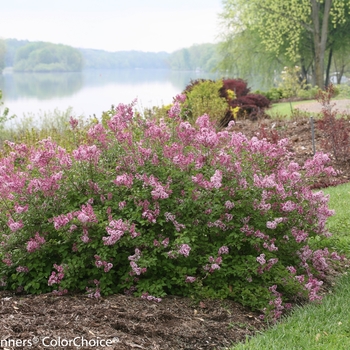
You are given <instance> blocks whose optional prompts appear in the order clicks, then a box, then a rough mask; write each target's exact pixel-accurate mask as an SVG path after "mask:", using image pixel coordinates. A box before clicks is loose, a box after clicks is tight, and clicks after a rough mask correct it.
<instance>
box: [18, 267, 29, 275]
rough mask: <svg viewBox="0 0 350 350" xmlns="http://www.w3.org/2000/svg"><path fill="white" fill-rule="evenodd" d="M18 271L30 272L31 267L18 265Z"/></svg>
mask: <svg viewBox="0 0 350 350" xmlns="http://www.w3.org/2000/svg"><path fill="white" fill-rule="evenodd" d="M16 271H17V272H24V273H27V272H29V269H28V267H27V266H18V267H16Z"/></svg>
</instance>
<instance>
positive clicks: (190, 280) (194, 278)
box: [185, 276, 196, 283]
mask: <svg viewBox="0 0 350 350" xmlns="http://www.w3.org/2000/svg"><path fill="white" fill-rule="evenodd" d="M195 281H196V277H191V276H186V279H185V282H186V283H193V282H195Z"/></svg>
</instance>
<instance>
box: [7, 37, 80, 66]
mask: <svg viewBox="0 0 350 350" xmlns="http://www.w3.org/2000/svg"><path fill="white" fill-rule="evenodd" d="M82 67H83V58H82V55H81V53H80V52H79V51H78V50H77V49H75V48H73V47H70V46H67V45H61V44H52V43H45V42H32V43H28V44H27V45H25V46H23V47H20V48H19V49H18V50H17V51H16V55H15V60H14V66H13V69H14V70H15V71H21V72H53V71H54V72H65V71H80V70H81V69H82Z"/></svg>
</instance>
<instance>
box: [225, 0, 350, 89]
mask: <svg viewBox="0 0 350 350" xmlns="http://www.w3.org/2000/svg"><path fill="white" fill-rule="evenodd" d="M223 3H224V12H223V13H222V18H223V19H224V21H226V22H228V23H229V27H230V29H231V30H233V32H234V33H236V34H238V33H240V32H242V31H244V30H246V29H250V30H255V31H257V32H258V34H259V37H260V39H261V42H262V43H263V45H264V46H265V48H266V50H267V51H270V52H273V53H274V54H275V55H276V56H277V57H278V56H279V55H281V54H282V55H284V56H286V57H288V59H289V60H291V61H293V60H294V61H296V60H303V57H302V55H305V52H306V51H309V54H308V55H305V56H309V57H312V65H311V67H310V68H311V74H312V83H313V84H316V85H318V86H320V87H324V84H325V81H324V72H325V62H326V52H327V50H330V49H331V46H332V45H333V44H335V42H336V40H337V39H336V38H337V33H338V32H342V31H343V28H344V26H345V25H346V23H347V21H349V20H350V13H349V12H350V11H349V10H350V0H288V1H286V0H264V1H261V0H223ZM349 35H350V33H349ZM327 58H328V57H327ZM328 59H329V58H328Z"/></svg>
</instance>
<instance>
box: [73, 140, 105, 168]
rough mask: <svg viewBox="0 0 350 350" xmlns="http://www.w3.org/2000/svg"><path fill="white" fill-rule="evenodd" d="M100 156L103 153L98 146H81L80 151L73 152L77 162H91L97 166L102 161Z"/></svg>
mask: <svg viewBox="0 0 350 350" xmlns="http://www.w3.org/2000/svg"><path fill="white" fill-rule="evenodd" d="M100 154H101V151H100V150H99V149H98V148H97V146H96V145H92V146H87V145H81V146H79V147H78V149H76V150H74V151H73V157H74V158H75V160H77V161H85V162H91V163H93V164H95V165H97V163H98V161H99V159H100Z"/></svg>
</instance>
